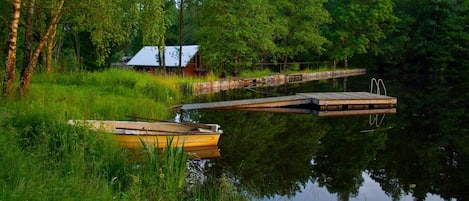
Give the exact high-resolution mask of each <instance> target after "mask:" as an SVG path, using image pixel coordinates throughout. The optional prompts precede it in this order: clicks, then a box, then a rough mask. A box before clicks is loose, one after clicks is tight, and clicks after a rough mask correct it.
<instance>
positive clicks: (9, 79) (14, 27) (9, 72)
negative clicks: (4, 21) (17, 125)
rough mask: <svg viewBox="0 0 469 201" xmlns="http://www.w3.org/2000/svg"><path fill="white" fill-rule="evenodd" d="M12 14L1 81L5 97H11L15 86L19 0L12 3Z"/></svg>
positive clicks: (19, 12)
mask: <svg viewBox="0 0 469 201" xmlns="http://www.w3.org/2000/svg"><path fill="white" fill-rule="evenodd" d="M12 5H13V12H12V14H11V19H10V25H9V31H10V34H9V37H8V38H9V39H8V45H7V47H8V53H7V61H6V66H5V79H4V80H3V88H2V94H3V96H6V97H12V96H13V94H14V87H15V86H14V85H15V69H16V42H17V40H18V39H17V37H18V24H19V21H20V14H21V10H20V9H21V0H14V1H12Z"/></svg>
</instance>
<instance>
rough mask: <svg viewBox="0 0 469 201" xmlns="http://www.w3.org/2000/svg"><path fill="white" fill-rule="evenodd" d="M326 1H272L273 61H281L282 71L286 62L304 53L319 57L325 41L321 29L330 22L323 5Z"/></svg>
mask: <svg viewBox="0 0 469 201" xmlns="http://www.w3.org/2000/svg"><path fill="white" fill-rule="evenodd" d="M325 2H326V1H325V0H321V1H318V0H301V1H294V2H293V1H284V0H274V1H271V3H272V4H273V8H274V9H275V12H274V15H273V16H272V19H271V21H272V22H273V24H274V26H275V31H274V33H273V36H274V41H275V44H276V45H277V48H276V50H275V52H274V56H273V58H272V59H273V60H274V62H276V59H279V60H280V61H283V63H284V65H283V70H285V68H286V65H287V63H288V60H289V58H294V57H295V56H298V55H299V54H302V53H306V52H315V53H317V54H320V53H322V52H323V51H324V47H323V45H324V44H326V43H327V39H326V38H325V37H324V36H322V33H321V32H320V27H321V26H323V25H324V24H326V23H329V22H330V16H329V14H328V12H327V10H325V9H324V7H323V4H324V3H325Z"/></svg>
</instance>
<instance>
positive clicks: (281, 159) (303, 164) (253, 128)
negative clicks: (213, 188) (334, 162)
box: [203, 111, 324, 197]
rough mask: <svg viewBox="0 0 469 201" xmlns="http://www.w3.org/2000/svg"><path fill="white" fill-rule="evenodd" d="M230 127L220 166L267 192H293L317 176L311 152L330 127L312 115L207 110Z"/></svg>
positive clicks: (260, 193)
mask: <svg viewBox="0 0 469 201" xmlns="http://www.w3.org/2000/svg"><path fill="white" fill-rule="evenodd" d="M212 114H213V115H214V116H213V117H214V118H216V119H217V122H218V123H220V124H221V125H222V127H223V129H224V131H225V133H224V134H223V135H222V137H221V139H220V142H221V144H220V148H221V155H222V156H221V158H220V160H219V161H218V162H219V164H217V165H219V166H220V167H223V168H224V170H225V171H229V172H231V173H232V174H231V175H233V176H234V177H236V179H235V180H236V181H239V185H241V186H243V188H245V189H247V190H248V191H249V192H250V193H252V194H254V195H256V196H259V197H262V196H274V195H286V196H293V195H294V194H295V193H296V192H297V191H298V190H300V189H301V188H302V187H303V186H304V185H305V184H306V183H307V182H308V181H309V178H310V176H311V171H312V169H311V156H312V155H313V154H314V153H315V151H316V149H317V146H318V142H319V138H320V137H321V136H323V134H324V132H323V131H324V129H322V128H321V127H322V126H321V125H320V124H317V123H315V122H317V121H318V118H316V117H314V116H312V115H291V114H272V113H255V112H234V111H224V112H215V113H211V112H205V113H204V115H203V116H204V118H206V119H205V120H210V116H211V115H212Z"/></svg>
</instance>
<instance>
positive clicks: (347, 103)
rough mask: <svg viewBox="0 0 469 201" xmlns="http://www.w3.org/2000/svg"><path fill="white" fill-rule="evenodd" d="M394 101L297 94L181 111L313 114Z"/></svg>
mask: <svg viewBox="0 0 469 201" xmlns="http://www.w3.org/2000/svg"><path fill="white" fill-rule="evenodd" d="M396 104H397V98H395V97H390V96H384V95H378V94H373V93H368V92H324V93H298V94H296V95H291V96H281V97H269V98H258V99H246V100H233V101H222V102H210V103H194V104H185V105H182V106H181V107H180V108H181V109H183V110H196V109H197V110H200V109H255V108H284V107H298V106H310V107H311V108H314V109H315V110H317V111H342V110H369V109H386V108H394V107H395V105H396Z"/></svg>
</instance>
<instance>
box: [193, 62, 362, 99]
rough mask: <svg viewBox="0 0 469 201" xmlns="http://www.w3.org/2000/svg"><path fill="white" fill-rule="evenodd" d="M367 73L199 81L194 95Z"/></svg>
mask: <svg viewBox="0 0 469 201" xmlns="http://www.w3.org/2000/svg"><path fill="white" fill-rule="evenodd" d="M363 74H366V69H364V68H359V69H350V70H331V71H324V72H316V73H292V74H278V75H269V76H264V77H260V78H237V79H227V80H219V81H212V82H198V83H194V84H193V85H192V89H193V90H192V92H193V94H194V95H202V94H209V93H216V92H220V91H226V90H229V89H237V88H245V87H253V86H279V85H284V84H288V83H300V82H308V81H313V80H322V79H331V78H339V77H349V76H356V75H363Z"/></svg>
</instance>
